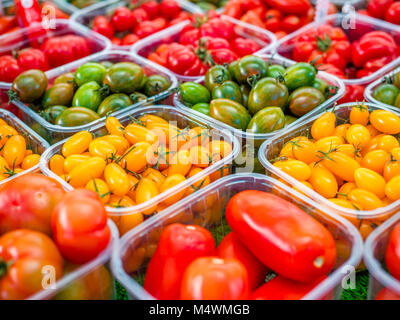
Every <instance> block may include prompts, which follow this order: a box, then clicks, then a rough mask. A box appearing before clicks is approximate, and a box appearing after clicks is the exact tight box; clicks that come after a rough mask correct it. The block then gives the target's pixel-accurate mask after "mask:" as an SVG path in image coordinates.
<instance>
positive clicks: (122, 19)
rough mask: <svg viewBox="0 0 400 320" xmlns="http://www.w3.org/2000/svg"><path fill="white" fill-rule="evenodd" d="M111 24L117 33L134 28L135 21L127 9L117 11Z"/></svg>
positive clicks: (121, 8) (120, 8)
mask: <svg viewBox="0 0 400 320" xmlns="http://www.w3.org/2000/svg"><path fill="white" fill-rule="evenodd" d="M111 24H112V26H113V27H114V29H115V31H118V32H123V31H128V30H130V29H132V28H133V26H134V24H135V21H134V19H133V18H132V12H131V10H129V9H128V8H127V7H119V8H117V9H115V11H114V14H113V16H112V18H111Z"/></svg>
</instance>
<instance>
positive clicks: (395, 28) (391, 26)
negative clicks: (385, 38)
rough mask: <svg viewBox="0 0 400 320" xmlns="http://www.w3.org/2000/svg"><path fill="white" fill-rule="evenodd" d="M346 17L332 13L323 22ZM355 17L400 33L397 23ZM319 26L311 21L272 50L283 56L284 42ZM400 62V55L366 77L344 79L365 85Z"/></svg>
mask: <svg viewBox="0 0 400 320" xmlns="http://www.w3.org/2000/svg"><path fill="white" fill-rule="evenodd" d="M345 17H346V14H345V13H335V14H331V15H329V16H327V17H326V20H325V21H324V22H323V24H325V23H328V22H331V21H336V20H337V19H343V18H345ZM355 18H356V20H358V21H361V22H366V23H370V24H372V25H374V26H377V27H380V28H386V29H389V30H391V31H394V32H398V33H399V35H400V26H397V25H395V24H392V23H389V22H386V21H384V20H380V19H375V18H372V17H368V16H365V15H362V14H359V13H355ZM318 26H319V24H318V23H317V22H311V23H309V24H307V25H305V26H304V27H302V28H300V29H298V30H296V31H295V32H292V33H290V34H289V35H287V36H285V37H283V38H282V39H280V40H277V42H276V43H275V46H274V48H271V50H273V52H276V53H277V54H278V55H279V56H281V55H280V54H279V52H278V49H279V48H280V47H282V45H283V44H285V43H286V42H289V41H291V40H293V39H294V38H295V37H297V36H299V35H300V34H302V33H305V32H307V31H308V30H310V29H314V28H317V27H318ZM265 52H267V50H266V49H263V50H262V51H261V52H260V53H265ZM399 64H400V55H399V56H398V57H397V58H396V59H394V60H393V61H392V62H390V63H388V64H386V65H385V66H384V67H382V68H381V69H379V70H377V71H375V72H374V73H372V74H370V75H368V76H366V77H362V78H356V79H343V82H344V84H345V85H365V84H368V83H370V82H372V81H374V80H375V79H377V78H379V77H381V76H382V75H383V74H385V73H387V72H389V71H390V70H392V69H394V68H395V67H396V66H398V65H399Z"/></svg>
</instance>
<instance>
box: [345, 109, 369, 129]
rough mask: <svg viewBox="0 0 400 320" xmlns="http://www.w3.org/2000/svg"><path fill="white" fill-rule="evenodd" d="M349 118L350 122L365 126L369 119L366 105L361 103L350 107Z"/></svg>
mask: <svg viewBox="0 0 400 320" xmlns="http://www.w3.org/2000/svg"><path fill="white" fill-rule="evenodd" d="M349 119H350V123H351V124H361V125H363V126H366V125H367V124H368V121H369V111H368V107H367V106H366V105H364V104H361V103H360V104H358V105H356V106H354V107H353V108H351V111H350V116H349Z"/></svg>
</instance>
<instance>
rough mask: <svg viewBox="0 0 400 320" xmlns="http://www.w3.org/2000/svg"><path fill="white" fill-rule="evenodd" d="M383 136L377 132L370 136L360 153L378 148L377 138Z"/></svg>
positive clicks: (363, 153)
mask: <svg viewBox="0 0 400 320" xmlns="http://www.w3.org/2000/svg"><path fill="white" fill-rule="evenodd" d="M383 136H384V135H383V134H378V135H376V136H375V137H373V138H371V140H369V142H368V144H367V145H366V146H365V147H364V148H363V149H362V150H361V154H362V155H365V154H367V153H368V152H370V151H373V150H377V149H379V148H378V146H379V140H380V138H381V137H383Z"/></svg>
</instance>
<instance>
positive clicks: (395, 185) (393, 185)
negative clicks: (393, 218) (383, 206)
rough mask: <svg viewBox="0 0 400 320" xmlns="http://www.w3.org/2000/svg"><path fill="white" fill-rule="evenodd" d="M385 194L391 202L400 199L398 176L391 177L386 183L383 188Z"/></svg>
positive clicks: (399, 178) (399, 176)
mask: <svg viewBox="0 0 400 320" xmlns="http://www.w3.org/2000/svg"><path fill="white" fill-rule="evenodd" d="M385 194H386V196H387V197H388V198H389V199H390V200H392V201H396V200H399V199H400V175H398V176H396V177H393V178H392V179H390V180H389V181H388V183H387V184H386V188H385Z"/></svg>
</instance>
